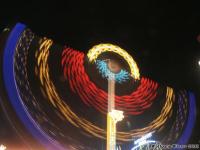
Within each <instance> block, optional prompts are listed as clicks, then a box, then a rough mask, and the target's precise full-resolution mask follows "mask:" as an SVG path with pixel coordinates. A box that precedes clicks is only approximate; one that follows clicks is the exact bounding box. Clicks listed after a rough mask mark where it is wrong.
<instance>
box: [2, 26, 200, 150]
mask: <svg viewBox="0 0 200 150" xmlns="http://www.w3.org/2000/svg"><path fill="white" fill-rule="evenodd" d="M3 35H4V36H2V37H3V40H2V41H3V42H2V43H3V44H2V45H1V47H0V48H1V53H0V60H2V61H1V64H0V65H1V67H0V69H1V70H0V71H1V72H0V77H1V78H0V79H1V81H0V103H1V106H2V107H3V110H4V112H5V113H6V114H7V117H8V118H9V121H10V123H11V124H12V125H13V126H14V127H15V130H16V133H19V134H20V136H21V137H22V139H26V137H31V138H32V137H33V138H34V139H35V140H36V143H37V142H38V143H39V145H42V146H41V147H44V149H48V150H66V149H67V150H68V149H76V150H100V149H101V148H100V146H99V145H103V146H102V149H106V150H116V149H120V150H130V149H132V150H136V149H140V148H141V149H142V147H144V145H146V144H148V143H158V142H156V141H159V143H164V144H172V143H177V144H186V143H187V142H188V140H189V138H190V136H191V133H192V129H193V127H194V125H195V118H196V103H195V96H194V94H193V93H192V92H189V91H186V90H174V89H173V88H171V87H169V86H166V85H162V84H159V83H157V82H156V81H153V80H151V79H149V78H147V77H144V76H143V75H140V72H139V68H138V66H137V64H136V62H135V60H134V59H133V57H132V56H131V55H130V54H128V52H127V51H125V50H124V49H122V48H120V47H119V46H116V45H113V44H98V45H95V46H93V47H92V48H91V49H89V51H88V52H87V53H86V54H85V53H84V52H82V51H78V50H75V49H73V48H70V47H69V46H62V45H58V44H55V43H54V41H53V40H51V39H48V38H46V37H40V36H37V35H35V34H34V33H33V32H32V31H31V30H30V29H28V28H27V27H26V26H25V25H24V24H21V23H18V24H16V25H15V26H14V27H13V28H12V29H7V30H5V31H4V32H3ZM110 56H112V57H110ZM119 91H120V92H119ZM155 108H156V111H154V110H155ZM13 116H15V117H13ZM96 116H99V118H100V117H101V118H103V119H104V121H102V122H100V121H99V120H98V119H96V118H95V117H96ZM122 120H123V121H122ZM119 121H121V122H120V123H119V125H120V126H119V128H118V129H117V123H118V122H119ZM25 131H26V133H28V134H25ZM25 135H26V136H25ZM151 136H152V137H153V138H152V139H153V140H149V139H148V138H150V137H151ZM28 144H29V143H28ZM28 144H27V145H28ZM6 147H8V146H7V145H6ZM0 148H1V149H3V148H4V147H3V146H1V147H0ZM8 149H9V147H8ZM42 150H43V149H42Z"/></svg>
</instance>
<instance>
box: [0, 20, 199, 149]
mask: <svg viewBox="0 0 200 150" xmlns="http://www.w3.org/2000/svg"><path fill="white" fill-rule="evenodd" d="M25 30H27V28H26V26H25V25H23V24H20V23H18V24H16V25H15V27H14V28H13V29H12V30H11V31H10V32H9V35H8V38H7V41H6V44H5V47H4V48H3V55H2V67H1V68H2V79H3V83H1V84H3V86H4V88H5V91H6V94H7V95H8V100H9V102H10V103H11V105H12V107H13V109H14V111H15V112H16V114H17V116H18V117H19V119H20V121H21V122H22V124H24V126H25V127H26V129H27V130H28V131H29V132H30V133H31V134H32V135H33V136H34V137H35V138H36V139H37V140H38V141H39V142H40V143H42V144H43V145H44V146H45V147H46V148H47V149H49V150H55V149H59V150H62V149H63V150H64V149H66V147H64V146H63V145H62V144H61V143H60V142H59V141H56V140H55V139H54V138H53V137H52V136H51V135H50V134H49V133H47V132H46V131H44V130H43V129H42V127H41V126H39V125H38V124H37V122H36V121H35V120H34V118H33V117H32V116H31V114H30V113H29V111H28V109H27V108H26V107H24V106H25V104H24V102H23V98H22V95H21V91H20V88H19V85H18V84H17V78H16V73H15V72H14V71H15V70H14V68H15V67H16V66H15V65H16V64H15V63H16V62H15V60H14V58H15V53H16V51H15V50H16V47H17V46H21V45H20V44H19V39H20V38H21V36H22V35H23V33H24V32H25ZM31 38H34V36H31ZM41 41H42V40H41ZM30 43H31V41H30ZM40 44H41V45H40V47H41V51H39V52H38V53H37V54H38V55H37V56H38V58H37V59H38V62H39V63H40V61H44V60H46V58H47V57H48V56H47V55H44V54H43V53H42V52H44V53H45V54H49V52H48V51H46V49H44V47H45V48H47V50H48V48H49V47H48V44H49V45H51V44H52V42H51V41H50V40H46V39H44V40H43V41H42V42H41V43H40ZM106 51H112V52H114V53H117V54H119V55H120V56H122V57H123V58H124V59H125V60H126V61H127V64H128V65H129V67H130V76H131V77H133V78H134V79H136V80H140V74H139V70H138V68H137V65H136V63H135V62H134V60H133V59H132V57H131V56H130V55H127V52H126V51H124V50H121V49H120V48H119V47H117V46H113V45H111V44H100V45H97V46H94V47H93V48H92V49H91V50H90V51H89V52H88V54H87V57H88V59H89V62H91V63H96V64H97V65H98V64H100V65H102V66H103V65H104V63H103V62H99V61H98V59H97V58H98V56H99V55H100V54H101V53H103V52H106ZM71 52H72V53H74V54H73V55H70V53H71ZM66 53H68V54H69V55H70V56H73V57H75V58H76V54H77V57H80V58H82V57H84V55H83V54H82V53H79V52H78V51H72V50H67V51H66ZM64 54H65V51H63V55H64ZM42 57H44V60H42V59H43V58H42ZM69 59H70V58H67V59H66V60H63V62H62V63H63V66H64V64H65V61H66V62H67V61H69ZM19 60H20V59H19ZM45 63H46V62H45ZM45 63H44V62H43V63H41V64H42V65H41V66H45V65H46V64H45ZM67 63H68V62H67ZM67 63H66V64H67ZM72 63H75V62H74V61H73V62H72ZM102 66H100V67H102ZM63 68H64V67H63ZM64 69H65V68H64ZM100 69H101V68H100ZM103 69H104V68H103ZM39 71H41V72H42V73H44V74H42V75H41V76H39V78H40V79H42V80H41V82H47V81H48V80H47V81H43V79H45V80H46V79H48V77H49V76H48V74H47V75H46V73H48V72H45V71H43V70H42V69H41V70H39ZM73 71H74V70H73ZM66 72H67V73H66V76H67V77H71V78H72V79H73V78H74V76H72V74H70V73H71V72H69V71H68V70H66ZM20 73H23V71H22V72H20ZM73 73H74V72H73ZM75 73H76V72H75ZM104 73H105V72H104ZM109 73H110V72H109ZM121 73H122V75H124V76H123V77H127V76H126V75H127V74H126V72H121ZM104 76H105V77H106V78H107V80H108V92H107V93H108V94H107V95H106V94H105V93H101V94H102V95H103V97H104V99H103V100H105V101H101V102H102V104H103V106H104V107H101V109H99V111H100V112H105V108H106V105H105V104H107V106H108V108H107V110H108V113H107V132H106V131H105V130H103V129H100V128H99V127H96V126H94V125H93V124H91V123H90V122H88V121H85V120H81V119H80V118H78V116H77V115H76V114H75V113H73V112H71V111H70V112H69V113H68V112H67V113H66V110H68V109H69V108H68V107H67V105H61V104H60V103H57V105H58V106H59V108H63V109H64V110H65V111H63V112H62V113H63V114H64V115H65V116H66V118H67V119H68V120H67V119H66V120H67V121H69V122H70V123H71V124H72V125H74V126H75V127H78V128H82V129H84V130H85V131H88V134H91V135H94V136H95V137H98V138H100V139H106V136H107V150H114V149H115V148H116V146H115V145H116V134H117V135H118V136H117V137H119V139H118V140H119V141H130V137H131V136H132V135H134V136H136V137H138V138H139V137H141V135H139V136H137V132H135V130H133V131H131V132H130V133H129V132H117V131H116V123H117V122H118V121H120V120H122V119H123V112H122V111H124V110H123V109H122V111H118V110H115V103H114V101H116V104H117V105H118V102H119V101H120V100H121V99H120V98H121V97H119V96H118V97H117V98H116V99H115V98H114V95H115V82H122V81H123V80H126V78H121V76H113V74H109V75H107V74H104ZM75 77H77V75H76V76H75ZM71 78H68V79H71ZM81 81H82V80H80V81H79V85H77V84H76V82H77V81H70V87H71V89H72V91H73V90H74V91H75V92H76V93H78V94H79V95H80V96H85V95H84V94H85V93H81V92H82V91H78V90H77V89H76V88H77V86H80V85H81V84H80V83H81ZM141 82H147V80H145V79H144V78H141ZM85 85H87V83H86V84H85ZM3 86H2V87H3ZM52 87H53V86H52V83H50V84H49V83H48V84H47V86H46V87H45V88H52ZM95 88H96V87H95ZM52 89H53V88H52ZM52 89H50V91H53V90H54V89H53V90H52ZM83 90H84V89H83ZM167 93H168V94H169V95H170V94H171V95H173V90H172V89H171V88H167ZM90 94H91V93H90ZM106 96H107V97H106ZM50 97H51V98H52V99H50V102H52V105H53V104H55V102H59V100H60V99H59V97H58V96H57V95H56V94H55V91H53V94H52V95H50ZM177 97H178V104H180V105H181V106H182V105H183V104H182V103H184V102H183V100H184V99H186V100H187V99H188V100H187V101H186V100H185V101H186V103H187V105H186V106H185V105H183V106H184V107H183V108H181V107H180V108H179V107H178V111H177V115H180V113H179V112H181V114H184V113H185V112H184V111H183V110H184V109H185V107H187V109H188V110H187V112H186V114H187V118H186V121H185V123H184V130H183V131H181V133H182V134H181V135H179V136H178V138H177V139H176V140H177V141H176V143H177V144H185V143H187V142H188V140H189V137H190V135H191V133H192V128H193V127H194V124H195V115H196V106H195V105H196V104H195V97H194V95H193V94H192V93H191V92H182V93H180V94H178V95H177ZM55 98H57V99H58V100H57V99H56V100H57V101H55ZM84 98H85V99H84V100H85V101H84V102H85V103H90V104H91V105H92V104H93V103H92V101H90V97H87V95H86V96H85V97H84ZM107 101H108V103H106V102H107ZM104 102H105V103H104ZM167 102H169V104H170V105H172V104H171V103H172V102H171V101H170V99H169V100H168V101H167ZM2 103H3V100H2V101H1V104H2ZM53 106H54V105H53ZM92 106H93V105H92ZM170 108H172V107H170ZM128 111H130V110H128ZM168 112H169V111H168ZM124 113H126V111H124ZM129 113H130V114H133V113H135V112H134V111H132V110H131V111H130V112H129ZM141 113H142V112H141ZM165 113H166V111H165V112H164V113H163V114H162V115H165ZM70 115H71V116H70ZM177 118H181V116H178V117H177ZM164 119H165V120H166V119H167V117H165V118H164ZM83 122H84V123H85V122H86V124H83ZM179 122H180V121H179V120H178V119H177V120H176V122H175V125H174V126H173V129H172V130H171V131H170V135H169V138H170V137H172V138H173V133H174V132H173V131H175V130H176V124H180V123H179ZM182 126H183V125H182ZM88 127H89V128H88ZM154 127H155V128H156V127H157V126H156V125H155V124H153V125H152V126H151V128H154ZM96 130H97V131H96ZM141 131H143V130H141ZM105 133H106V134H105ZM144 133H148V130H145V132H144ZM166 140H168V139H166Z"/></svg>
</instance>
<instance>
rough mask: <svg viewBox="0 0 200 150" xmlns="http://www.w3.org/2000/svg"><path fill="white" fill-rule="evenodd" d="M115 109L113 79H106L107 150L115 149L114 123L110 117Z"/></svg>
mask: <svg viewBox="0 0 200 150" xmlns="http://www.w3.org/2000/svg"><path fill="white" fill-rule="evenodd" d="M114 109H115V79H114V77H111V78H110V79H108V113H107V148H106V149H107V150H115V147H116V121H115V120H114V118H113V117H112V115H111V112H112V110H114Z"/></svg>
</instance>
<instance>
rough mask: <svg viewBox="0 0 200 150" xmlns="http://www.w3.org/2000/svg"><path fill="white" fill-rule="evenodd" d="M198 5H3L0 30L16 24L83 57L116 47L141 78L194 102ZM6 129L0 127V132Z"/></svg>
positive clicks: (199, 52) (199, 84)
mask: <svg viewBox="0 0 200 150" xmlns="http://www.w3.org/2000/svg"><path fill="white" fill-rule="evenodd" d="M199 6H200V4H198V1H185V2H183V1H176V2H175V1H171V2H169V1H163V0H158V1H152V0H146V1H144V0H140V1H139V0H137V1H134V0H132V1H108V0H107V1H99V0H91V1H85V0H82V1H74V0H73V1H72V0H71V1H69V0H66V1H65V2H60V1H53V2H50V1H49V2H46V3H44V2H36V1H33V2H31V1H26V2H25V3H19V2H18V3H17V4H12V2H10V3H9V2H8V3H7V4H3V3H1V4H0V30H3V28H5V27H6V26H7V25H13V24H15V23H16V22H22V23H25V24H26V25H27V26H28V27H29V28H31V29H32V31H33V32H35V33H36V34H37V35H41V36H47V37H50V38H52V39H53V40H54V41H55V42H56V43H60V44H63V45H64V44H66V45H69V46H70V47H73V48H75V49H78V50H81V51H84V52H87V51H88V49H89V48H91V47H92V46H93V45H95V44H98V43H102V42H104V43H113V44H117V45H119V46H120V47H122V48H124V49H125V50H127V51H128V52H129V53H130V54H131V55H132V56H133V57H134V59H135V60H136V62H137V63H138V66H139V68H140V72H141V74H142V75H143V76H146V77H149V78H151V79H153V80H155V81H158V82H159V83H163V84H166V85H170V86H172V87H175V88H178V89H182V88H186V89H189V90H192V91H194V93H195V94H196V95H197V97H199V93H200V66H198V60H200V9H199ZM197 104H198V108H199V102H197ZM198 111H199V109H198ZM1 113H2V112H1ZM197 115H198V118H199V113H198V114H197ZM0 117H1V118H3V114H1V115H0ZM1 118H0V119H1ZM3 119H4V118H3ZM4 120H5V119H4ZM198 121H199V119H198ZM0 122H2V119H1V120H0ZM5 124H6V123H5ZM6 127H7V126H6V125H4V124H3V123H0V133H2V132H1V131H2V130H4V129H5V128H6ZM195 130H196V129H195ZM5 134H6V133H5ZM197 135H198V132H196V134H194V135H193V139H194V140H193V141H194V142H196V141H198V140H199V138H198V137H197ZM0 136H1V134H0ZM6 136H7V135H6ZM193 141H192V142H193ZM0 144H1V143H0Z"/></svg>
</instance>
